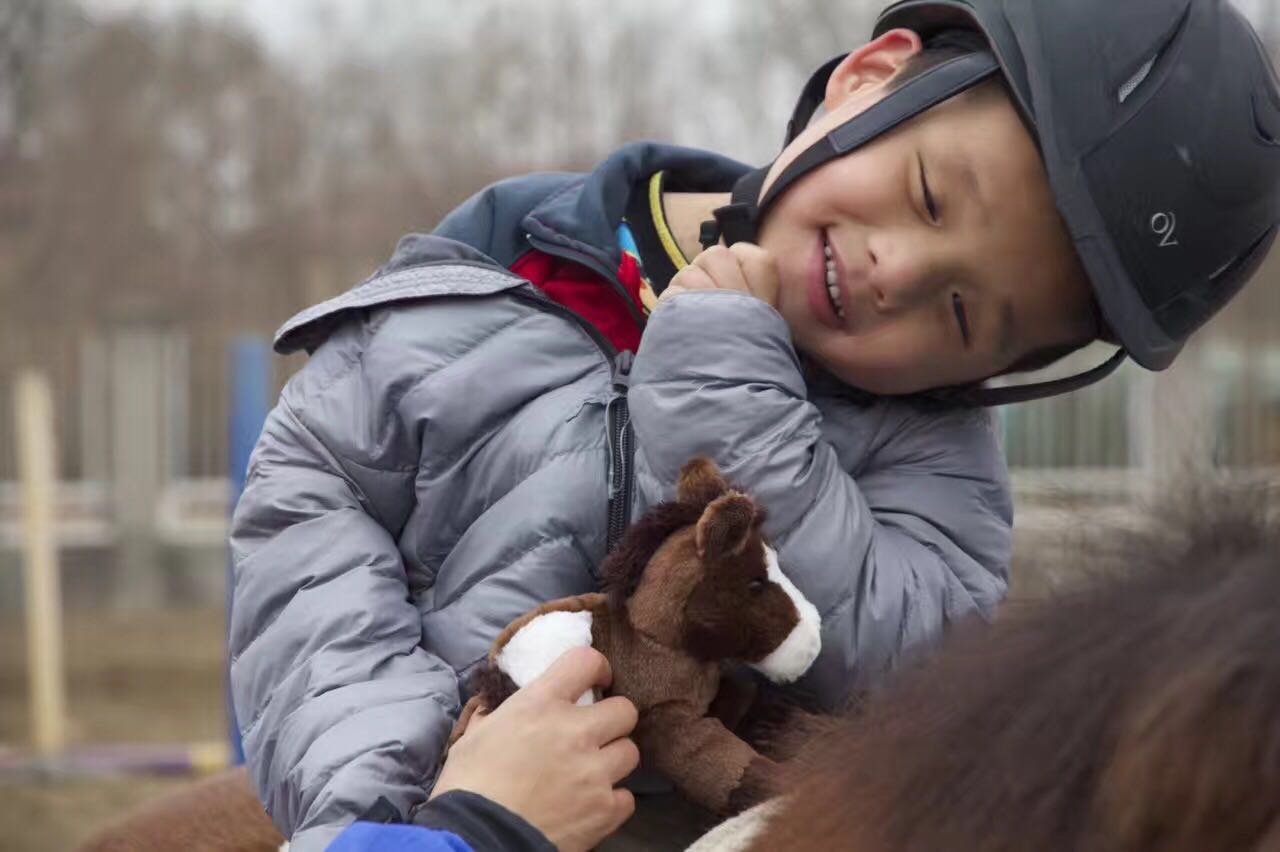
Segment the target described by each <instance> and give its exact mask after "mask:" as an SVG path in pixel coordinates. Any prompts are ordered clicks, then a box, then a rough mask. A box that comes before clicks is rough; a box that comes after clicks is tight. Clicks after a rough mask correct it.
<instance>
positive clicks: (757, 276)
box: [658, 243, 778, 308]
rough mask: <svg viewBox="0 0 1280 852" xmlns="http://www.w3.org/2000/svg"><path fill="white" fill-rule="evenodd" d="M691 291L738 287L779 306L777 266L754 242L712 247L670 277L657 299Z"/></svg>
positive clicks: (743, 291) (735, 288) (663, 299)
mask: <svg viewBox="0 0 1280 852" xmlns="http://www.w3.org/2000/svg"><path fill="white" fill-rule="evenodd" d="M690 290H737V291H738V292H740V293H746V294H748V295H751V296H755V297H756V298H757V299H762V300H764V301H765V302H768V303H769V304H770V305H772V306H773V307H775V308H776V307H777V306H778V268H777V266H775V265H774V262H773V258H772V257H770V255H769V253H768V252H767V251H765V250H764V249H762V248H760V246H758V245H755V244H754V243H734V244H733V245H732V246H730V247H728V248H726V247H725V246H712V247H711V248H709V249H707V250H706V251H704V252H703V253H702V254H700V255H698V256H697V257H695V258H694V259H693V262H692V263H690V264H689V265H688V266H686V267H685V268H684V269H681V270H680V271H679V272H677V273H676V274H675V277H674V278H672V279H671V283H670V284H668V285H667V289H666V290H663V291H662V297H661V298H660V299H659V300H658V301H665V300H666V299H671V298H675V297H676V296H677V295H679V294H680V293H687V292H689V291H690Z"/></svg>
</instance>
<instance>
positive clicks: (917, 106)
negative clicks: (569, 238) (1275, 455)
mask: <svg viewBox="0 0 1280 852" xmlns="http://www.w3.org/2000/svg"><path fill="white" fill-rule="evenodd" d="M895 27H906V28H908V29H911V30H914V31H915V32H917V33H919V34H920V36H921V38H922V39H924V40H925V42H926V43H929V42H930V40H931V39H935V38H937V37H939V36H941V35H944V34H946V33H948V32H951V31H955V30H967V31H971V32H977V33H979V34H981V35H982V36H983V38H984V39H985V41H986V44H987V47H988V49H989V51H990V53H983V52H979V53H975V54H973V55H972V56H968V57H961V58H960V59H956V60H951V61H949V62H945V63H943V64H941V65H939V66H937V67H936V68H933V69H930V70H929V71H927V72H925V73H924V74H923V75H921V76H920V77H918V78H916V79H915V80H912V81H911V82H910V83H908V84H907V85H905V86H903V87H902V88H901V89H899V90H897V91H895V92H892V93H891V94H889V95H887V96H886V97H885V98H884V100H883V101H881V102H880V103H879V104H876V105H875V106H873V107H871V108H870V109H868V110H867V111H866V112H864V113H863V114H862V115H859V116H857V117H855V118H853V119H851V120H850V121H849V122H847V123H845V124H844V125H842V126H840V127H838V128H836V129H835V130H834V131H832V132H831V133H830V134H828V136H827V137H826V138H824V139H823V140H822V141H820V142H819V143H817V144H815V145H814V146H813V147H812V148H810V149H809V150H807V151H805V152H804V153H803V154H802V155H801V156H800V157H799V158H798V159H797V160H796V162H795V163H793V164H792V165H791V166H789V167H788V168H787V169H786V170H784V172H783V173H782V175H780V176H779V179H778V180H777V181H776V182H775V185H774V186H773V187H771V188H770V192H769V195H768V196H766V197H765V198H763V199H760V198H759V190H760V188H761V186H762V185H763V181H764V177H765V174H767V169H766V170H762V171H759V172H753V173H752V174H751V175H749V176H748V177H747V178H744V180H743V181H742V182H741V183H740V184H739V186H737V187H735V191H734V199H733V200H734V202H735V203H734V204H732V205H729V206H728V207H726V208H722V210H719V211H717V212H716V223H717V224H716V226H715V227H708V228H706V231H707V233H706V235H705V236H706V237H707V238H708V239H710V238H711V237H712V236H718V235H719V234H721V233H722V234H723V235H724V236H725V238H726V240H727V241H729V242H734V241H737V240H738V239H749V240H750V239H754V238H755V232H756V229H757V228H758V225H759V221H760V218H761V216H762V215H763V214H764V212H765V211H767V210H768V208H769V206H770V205H771V204H772V203H773V201H774V200H775V199H776V198H777V197H778V195H780V194H781V193H782V192H784V191H785V190H786V189H787V188H788V187H789V186H790V185H791V184H793V183H794V182H795V181H796V180H797V179H798V178H799V177H801V176H802V175H803V174H805V173H807V172H808V171H810V170H811V169H814V168H817V167H818V166H820V165H822V164H823V163H825V162H827V161H829V160H830V159H833V158H834V157H838V156H843V155H844V154H847V153H849V152H850V151H852V150H853V149H854V148H856V147H858V146H860V145H861V144H865V142H867V141H870V140H871V139H873V138H875V137H876V136H879V135H880V134H882V133H884V132H887V131H888V130H889V129H891V128H892V127H894V126H896V125H897V124H899V123H901V122H902V121H906V120H908V119H910V118H912V117H914V116H915V115H918V114H919V113H920V112H923V111H924V110H926V109H928V108H929V107H931V106H934V105H935V104H937V103H939V102H941V101H942V100H945V99H946V98H949V97H951V96H952V95H954V94H957V93H958V92H959V91H963V90H964V89H966V88H969V87H971V86H973V85H976V84H977V83H978V82H981V81H982V80H984V79H986V78H987V77H989V76H991V75H992V74H993V73H996V72H1001V73H1003V75H1004V78H1005V80H1006V82H1007V83H1008V87H1009V89H1010V90H1011V91H1012V93H1013V99H1014V102H1015V104H1016V106H1017V107H1018V109H1019V111H1020V112H1021V113H1022V116H1023V119H1024V120H1025V121H1026V123H1027V125H1028V127H1029V129H1030V130H1031V132H1032V135H1033V137H1034V138H1035V140H1036V142H1037V144H1038V146H1039V149H1040V153H1041V156H1042V157H1043V160H1044V164H1045V169H1046V172H1047V173H1048V177H1049V183H1050V186H1051V187H1052V189H1053V194H1054V197H1055V199H1056V202H1057V206H1058V209H1059V212H1060V213H1061V214H1062V217H1063V219H1064V220H1065V221H1066V223H1067V227H1068V229H1069V230H1070V233H1071V237H1072V239H1073V241H1074V243H1075V247H1076V251H1077V253H1078V254H1079V256H1080V259H1081V261H1082V262H1083V264H1084V267H1085V270H1086V271H1087V273H1088V275H1089V278H1090V281H1091V282H1092V285H1093V290H1094V293H1095V295H1096V297H1097V301H1098V304H1099V306H1100V308H1101V312H1102V316H1103V319H1104V321H1105V325H1106V327H1107V329H1108V331H1109V334H1108V336H1109V337H1113V338H1114V342H1116V343H1118V344H1119V345H1120V346H1121V347H1122V352H1121V354H1119V355H1118V356H1117V357H1116V358H1113V359H1112V360H1111V361H1110V362H1108V363H1107V364H1106V365H1104V366H1103V367H1101V368H1098V369H1095V370H1093V371H1090V372H1089V373H1087V374H1085V375H1084V376H1081V377H1075V379H1074V380H1068V382H1066V383H1052V384H1051V385H1043V386H1036V387H1037V388H1041V389H1042V390H1043V391H1045V392H1037V391H1036V389H1035V388H1021V389H1018V388H1007V389H1002V390H1004V391H1008V392H1010V393H1005V394H1004V395H1003V397H1001V396H999V395H996V396H995V397H989V398H988V399H987V400H985V401H987V402H1008V401H1013V400H1015V399H1028V398H1034V397H1037V396H1045V395H1049V393H1056V392H1062V391H1064V390H1070V389H1074V388H1075V387H1080V386H1082V385H1083V384H1087V383H1088V382H1089V381H1096V380H1097V379H1098V378H1101V377H1102V376H1103V375H1106V374H1107V373H1109V372H1111V370H1113V369H1114V368H1115V367H1116V366H1118V365H1119V361H1120V359H1121V358H1122V357H1123V353H1127V354H1128V355H1129V356H1131V357H1132V358H1133V359H1134V360H1135V361H1137V362H1138V363H1139V364H1140V365H1142V366H1143V367H1146V368H1148V369H1152V370H1162V369H1164V368H1165V367H1168V366H1169V364H1171V363H1172V362H1173V359H1174V357H1175V356H1176V355H1177V354H1178V352H1179V350H1181V348H1182V346H1183V344H1184V343H1185V342H1186V340H1187V338H1188V337H1189V336H1190V335H1191V333H1192V332H1194V331H1195V330H1196V329H1198V328H1199V327H1200V326H1201V325H1203V324H1204V323H1205V322H1206V321H1207V320H1208V319H1209V318H1210V317H1211V316H1213V315H1214V314H1215V313H1217V312H1218V310H1219V309H1221V308H1222V306H1223V305H1225V304H1226V303H1227V302H1228V301H1229V300H1230V299H1231V297H1232V296H1234V295H1235V294H1236V292H1237V291H1238V290H1239V289H1240V287H1241V286H1243V284H1244V283H1245V281H1246V280H1248V278H1249V277H1250V276H1251V275H1252V274H1253V273H1254V272H1255V271H1256V270H1257V268H1258V266H1259V265H1260V264H1261V262H1262V260H1263V258H1264V257H1265V256H1266V253H1267V250H1268V249H1269V248H1270V246H1271V243H1272V241H1273V240H1274V238H1275V235H1276V225H1277V223H1278V222H1280V85H1277V81H1276V77H1275V73H1274V71H1273V70H1272V68H1271V65H1270V63H1269V61H1268V59H1267V57H1266V51H1265V49H1264V48H1263V46H1262V43H1261V42H1260V41H1259V39H1258V37H1257V35H1256V34H1255V33H1254V31H1253V28H1252V27H1251V26H1250V25H1249V23H1248V21H1246V20H1245V18H1244V17H1243V16H1242V15H1241V14H1240V13H1239V12H1238V11H1237V10H1236V9H1235V8H1233V7H1232V6H1231V5H1230V4H1229V3H1227V2H1225V1H1224V0H902V2H898V3H896V4H894V5H893V6H890V7H889V8H888V9H886V10H885V11H884V13H883V14H882V15H881V16H880V19H879V21H878V22H877V24H876V27H875V35H877V36H878V35H880V34H881V33H883V32H885V31H886V30H889V29H893V28H895ZM838 62H839V60H838V59H837V60H832V61H831V62H829V63H828V64H827V65H825V66H824V67H823V68H822V69H820V70H819V71H818V73H817V74H815V75H814V77H813V79H811V80H810V81H809V85H808V86H807V87H806V89H805V92H804V94H803V95H802V96H801V100H800V103H799V104H798V105H797V108H796V115H795V116H794V117H793V119H792V126H791V128H790V129H789V132H788V140H787V141H788V143H790V141H791V139H792V138H794V136H795V135H797V134H798V133H799V131H800V130H801V129H802V128H803V127H804V125H805V124H807V123H808V120H809V118H810V117H811V116H812V114H813V112H814V110H815V109H816V107H817V105H818V104H819V103H820V102H821V93H822V91H823V90H824V89H825V85H826V81H827V79H828V78H829V77H830V75H831V71H832V70H833V69H834V68H835V66H836V65H837V64H838ZM753 192H754V194H753ZM757 199H759V200H758V202H757ZM1016 391H1021V393H1013V392H1016Z"/></svg>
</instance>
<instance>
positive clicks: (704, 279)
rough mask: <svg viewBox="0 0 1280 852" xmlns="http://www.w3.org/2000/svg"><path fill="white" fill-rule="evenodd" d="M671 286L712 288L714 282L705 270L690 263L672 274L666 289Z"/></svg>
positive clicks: (699, 288)
mask: <svg viewBox="0 0 1280 852" xmlns="http://www.w3.org/2000/svg"><path fill="white" fill-rule="evenodd" d="M672 287H683V288H684V289H686V290H714V289H716V282H714V281H712V280H711V276H710V275H708V274H707V270H705V269H703V268H702V267H701V266H694V265H693V264H692V263H691V264H689V265H688V266H686V267H684V268H683V269H681V270H680V271H679V272H677V273H676V274H675V275H674V276H672V278H671V283H670V284H668V285H667V289H668V290H670V289H671V288H672Z"/></svg>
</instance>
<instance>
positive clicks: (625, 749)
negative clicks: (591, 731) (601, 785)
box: [600, 737, 640, 785]
mask: <svg viewBox="0 0 1280 852" xmlns="http://www.w3.org/2000/svg"><path fill="white" fill-rule="evenodd" d="M600 759H601V761H602V762H603V763H604V771H605V774H606V775H607V776H608V778H609V783H610V784H611V785H612V784H617V783H618V782H619V781H621V780H622V779H623V778H626V777H627V776H628V775H630V774H631V773H632V772H635V771H636V767H637V766H639V765H640V748H639V746H637V745H636V744H635V741H634V740H631V739H627V738H626V737H623V738H622V739H619V740H614V741H613V742H611V743H609V744H608V745H607V746H605V747H604V748H602V749H600Z"/></svg>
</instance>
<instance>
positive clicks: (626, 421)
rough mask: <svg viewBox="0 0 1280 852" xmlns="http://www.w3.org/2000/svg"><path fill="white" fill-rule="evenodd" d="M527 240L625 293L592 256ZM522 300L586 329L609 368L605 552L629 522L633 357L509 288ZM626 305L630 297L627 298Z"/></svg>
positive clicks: (551, 305) (539, 299)
mask: <svg viewBox="0 0 1280 852" xmlns="http://www.w3.org/2000/svg"><path fill="white" fill-rule="evenodd" d="M529 243H530V245H532V246H533V247H534V248H535V249H537V250H538V251H541V252H543V253H545V254H549V255H554V256H556V257H560V258H563V259H565V260H571V261H573V262H574V263H577V264H581V265H582V266H585V267H586V268H588V269H590V270H591V271H592V272H594V273H596V274H597V275H599V276H601V277H602V278H604V279H605V280H606V281H608V282H609V283H610V284H611V285H613V287H614V288H615V289H617V290H618V291H619V292H622V293H624V294H625V292H626V290H625V288H623V286H622V282H620V281H618V279H617V276H615V275H612V274H609V273H607V272H606V271H605V270H603V268H602V267H601V266H600V265H599V264H597V263H596V262H595V261H594V260H593V259H592V258H590V257H588V256H587V255H585V254H582V253H580V252H576V251H573V250H571V249H566V248H563V247H561V246H554V245H551V244H550V243H546V242H544V241H542V240H539V239H536V238H535V237H533V236H532V235H530V236H529ZM512 293H513V295H515V296H516V297H517V298H519V299H521V300H522V301H526V302H530V303H532V304H537V305H538V307H539V308H541V309H543V310H547V311H549V312H551V313H554V314H558V315H560V316H563V317H565V318H566V319H569V320H571V321H572V322H575V323H577V324H578V326H579V327H580V328H582V329H583V330H584V331H586V332H587V334H588V335H589V336H590V337H591V339H592V340H594V341H595V343H596V346H598V347H600V351H601V352H603V353H604V355H605V358H606V359H607V360H608V362H609V365H610V368H611V369H612V371H613V395H612V396H611V397H610V398H609V402H608V403H607V404H606V406H605V421H606V426H605V429H606V435H605V437H606V438H607V440H608V442H609V474H608V491H609V506H608V515H607V522H606V526H605V554H606V555H607V554H609V553H612V552H613V549H614V547H616V546H617V544H618V541H619V540H620V539H621V538H622V534H623V533H624V532H626V529H627V525H628V524H629V523H630V521H631V491H632V485H633V480H634V478H635V470H634V460H635V440H634V435H633V433H632V430H631V409H630V406H629V405H628V404H627V387H628V381H629V379H630V373H631V362H632V360H633V356H632V354H631V353H630V352H618V351H617V349H615V348H614V346H613V344H612V343H610V342H609V340H608V338H606V337H605V336H604V335H603V334H601V333H600V332H599V330H598V329H596V327H595V326H594V325H592V324H591V323H589V322H587V321H586V320H585V319H583V318H582V317H580V316H578V315H577V314H576V313H574V312H573V311H571V310H569V309H568V308H566V307H564V306H563V305H561V304H559V303H557V302H554V301H552V300H551V299H549V298H547V297H546V296H544V295H542V293H541V292H539V291H538V289H537V288H536V287H531V288H529V289H527V290H526V289H524V288H520V289H517V290H514V291H512ZM627 303H628V304H627V306H628V308H631V307H633V306H632V305H631V304H630V296H628V297H627Z"/></svg>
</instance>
